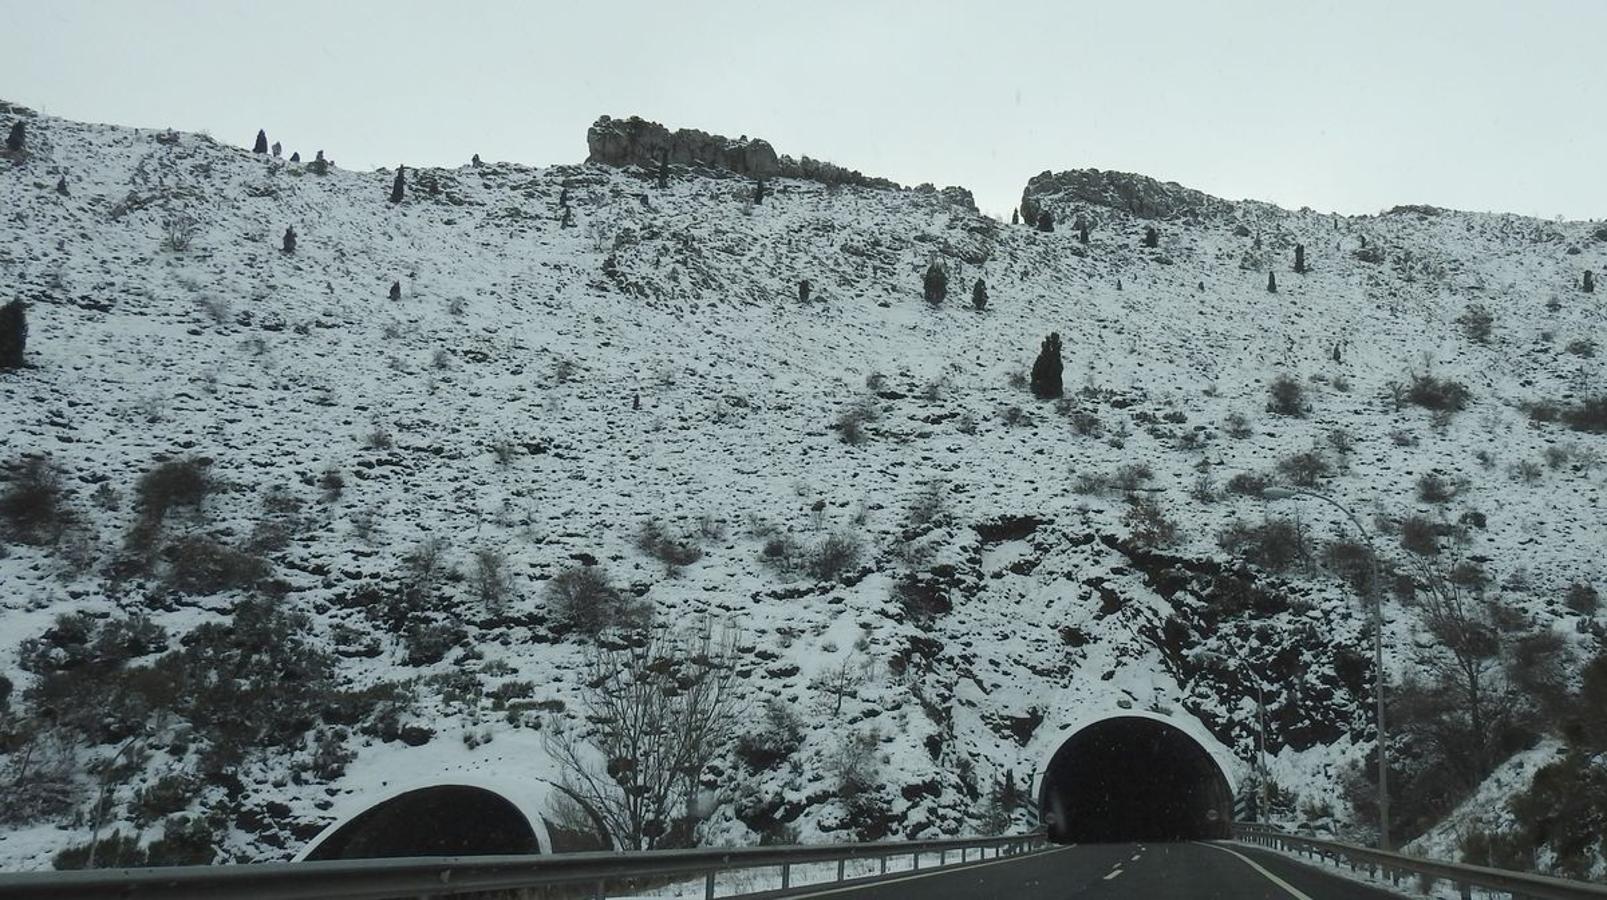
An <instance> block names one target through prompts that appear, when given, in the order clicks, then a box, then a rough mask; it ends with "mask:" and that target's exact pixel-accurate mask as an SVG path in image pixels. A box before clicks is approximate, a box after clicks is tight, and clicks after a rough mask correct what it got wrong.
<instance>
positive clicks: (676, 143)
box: [586, 116, 781, 178]
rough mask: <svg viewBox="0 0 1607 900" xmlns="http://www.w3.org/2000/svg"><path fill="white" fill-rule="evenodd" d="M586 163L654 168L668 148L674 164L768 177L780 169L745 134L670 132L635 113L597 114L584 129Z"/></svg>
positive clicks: (771, 154)
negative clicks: (622, 116)
mask: <svg viewBox="0 0 1607 900" xmlns="http://www.w3.org/2000/svg"><path fill="white" fill-rule="evenodd" d="M586 149H587V150H588V151H589V155H588V156H587V157H586V161H587V162H591V163H603V164H605V165H610V166H633V165H634V166H641V167H643V168H653V167H656V166H657V165H658V164H659V163H660V162H661V161H662V160H663V159H664V153H665V152H666V151H668V152H669V158H670V163H671V164H672V165H678V166H709V167H712V168H717V169H726V170H729V171H732V172H735V173H737V174H738V175H746V176H748V177H750V178H772V177H774V176H775V175H777V174H778V173H779V172H780V171H781V166H780V164H779V161H778V160H777V158H776V151H775V148H773V147H771V146H770V144H769V143H768V142H767V141H763V140H760V139H758V138H753V139H750V138H748V137H747V136H746V135H743V136H742V137H739V138H736V139H735V140H733V139H731V138H728V137H723V136H721V135H718V134H709V133H708V132H705V131H698V130H696V129H692V128H682V129H679V130H677V131H673V132H672V131H670V130H669V129H668V128H665V127H664V126H663V125H660V124H658V123H657V122H649V121H647V120H646V119H643V118H641V117H639V116H631V117H630V118H628V119H612V118H609V117H608V116H603V117H602V118H600V119H598V120H597V121H596V122H593V123H592V126H591V128H589V129H587V130H586Z"/></svg>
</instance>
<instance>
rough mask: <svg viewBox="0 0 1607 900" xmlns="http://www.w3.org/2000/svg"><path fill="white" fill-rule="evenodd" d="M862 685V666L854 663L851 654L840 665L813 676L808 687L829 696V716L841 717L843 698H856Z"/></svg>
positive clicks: (863, 673)
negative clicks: (830, 700)
mask: <svg viewBox="0 0 1607 900" xmlns="http://www.w3.org/2000/svg"><path fill="white" fill-rule="evenodd" d="M864 684H865V672H864V666H863V665H860V664H858V663H857V662H856V661H855V659H854V656H853V654H849V655H848V656H847V657H845V658H844V659H843V661H842V665H838V666H832V667H831V668H829V669H827V670H826V671H824V672H822V673H820V674H819V675H817V676H815V678H814V680H813V681H811V682H810V683H809V686H810V687H812V688H814V689H815V690H817V691H821V692H823V693H826V694H829V695H831V697H832V708H831V714H832V716H833V717H836V716H840V715H842V712H843V698H845V697H855V696H858V694H859V689H860V688H861V687H862V686H863V685H864Z"/></svg>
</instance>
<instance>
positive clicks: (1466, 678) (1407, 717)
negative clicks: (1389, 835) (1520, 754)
mask: <svg viewBox="0 0 1607 900" xmlns="http://www.w3.org/2000/svg"><path fill="white" fill-rule="evenodd" d="M1406 556H1407V564H1408V566H1409V567H1410V570H1411V572H1412V579H1411V582H1412V585H1411V588H1412V590H1411V602H1412V603H1413V605H1414V606H1416V608H1417V611H1418V614H1419V616H1420V618H1421V620H1422V623H1423V626H1424V628H1425V629H1426V630H1427V631H1428V633H1429V634H1430V635H1432V636H1433V638H1434V642H1433V644H1432V645H1431V646H1429V647H1427V648H1426V654H1427V658H1426V660H1425V662H1426V663H1427V666H1426V668H1427V669H1428V671H1429V672H1431V673H1432V678H1431V680H1430V682H1429V683H1428V684H1406V685H1403V686H1402V688H1401V690H1400V692H1399V704H1400V707H1401V715H1400V718H1401V719H1402V721H1403V724H1404V725H1405V726H1406V728H1405V731H1406V733H1407V736H1408V737H1415V738H1416V739H1418V740H1419V741H1422V742H1423V743H1424V744H1426V748H1425V749H1427V750H1428V753H1429V756H1430V757H1431V758H1432V759H1434V760H1435V762H1434V764H1433V765H1431V766H1428V768H1432V769H1437V770H1438V771H1435V772H1426V773H1423V775H1422V777H1421V778H1420V780H1422V781H1424V782H1425V783H1424V785H1421V786H1420V787H1422V788H1424V789H1425V790H1424V791H1422V792H1424V793H1428V794H1438V793H1444V794H1445V795H1446V798H1445V802H1444V803H1442V804H1441V805H1443V806H1448V805H1450V803H1451V801H1452V800H1454V799H1455V797H1458V796H1460V795H1461V794H1463V793H1465V792H1466V791H1468V790H1471V789H1472V788H1473V787H1474V786H1476V785H1477V784H1478V783H1479V782H1480V781H1482V780H1483V779H1484V778H1485V777H1487V776H1488V775H1489V774H1490V772H1491V771H1492V770H1493V769H1494V768H1495V766H1496V765H1497V764H1499V763H1500V762H1501V760H1502V759H1504V758H1505V757H1506V756H1507V755H1508V754H1510V753H1512V752H1514V751H1516V750H1518V749H1521V748H1522V747H1523V746H1526V745H1528V744H1529V743H1530V742H1532V740H1533V738H1534V737H1535V736H1537V735H1538V734H1539V733H1541V732H1543V731H1545V730H1546V729H1547V728H1549V727H1550V726H1551V723H1552V722H1553V721H1554V720H1555V719H1556V717H1557V715H1558V714H1559V712H1560V708H1561V707H1562V706H1564V705H1565V704H1566V699H1565V695H1566V682H1567V678H1566V674H1565V673H1566V671H1567V668H1568V666H1567V653H1566V647H1565V646H1564V645H1563V643H1562V641H1561V640H1560V639H1559V638H1558V637H1557V636H1556V635H1555V634H1553V633H1551V632H1550V631H1549V630H1547V629H1544V628H1540V629H1536V628H1535V627H1534V626H1533V624H1532V623H1531V622H1529V621H1527V620H1526V619H1525V618H1524V617H1523V616H1522V615H1520V614H1519V613H1517V612H1516V611H1515V610H1513V609H1512V608H1510V607H1509V606H1508V605H1507V604H1505V603H1503V602H1501V600H1500V598H1499V597H1497V596H1494V595H1493V594H1492V593H1491V592H1490V591H1489V586H1490V578H1489V576H1488V575H1487V574H1486V572H1485V571H1484V569H1483V568H1482V567H1480V566H1479V565H1478V564H1477V563H1475V562H1474V561H1473V559H1471V558H1469V557H1468V556H1466V555H1465V554H1464V547H1463V541H1462V540H1458V539H1453V540H1451V541H1447V542H1445V543H1444V544H1443V545H1442V544H1441V543H1440V542H1439V541H1438V540H1437V539H1435V540H1433V541H1432V543H1430V544H1429V545H1427V546H1419V547H1417V548H1416V549H1415V550H1414V551H1413V552H1410V553H1408V554H1406ZM1419 762H1420V763H1426V762H1428V760H1426V759H1425V760H1420V761H1419ZM1447 780H1448V781H1449V783H1448V785H1447V787H1446V789H1444V790H1441V789H1434V788H1429V785H1430V784H1433V783H1446V782H1447ZM1439 811H1440V812H1443V810H1439Z"/></svg>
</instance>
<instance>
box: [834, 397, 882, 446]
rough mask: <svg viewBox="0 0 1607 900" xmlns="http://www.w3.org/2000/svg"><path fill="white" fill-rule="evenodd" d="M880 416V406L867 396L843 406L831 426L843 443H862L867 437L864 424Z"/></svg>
mask: <svg viewBox="0 0 1607 900" xmlns="http://www.w3.org/2000/svg"><path fill="white" fill-rule="evenodd" d="M879 418H881V408H880V407H878V406H877V405H876V402H875V401H874V400H872V399H871V398H869V397H865V398H862V399H859V400H856V401H854V402H853V403H850V404H849V405H847V406H845V407H843V409H842V411H841V412H839V413H838V414H837V422H836V423H835V424H834V425H833V426H832V427H833V428H835V429H836V430H837V434H838V436H839V437H841V438H842V440H843V443H845V444H850V445H858V444H863V443H864V442H865V440H866V438H867V435H866V434H865V426H866V425H868V424H870V423H871V422H874V421H876V420H877V419H879Z"/></svg>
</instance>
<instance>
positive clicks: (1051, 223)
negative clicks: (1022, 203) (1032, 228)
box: [1038, 209, 1055, 232]
mask: <svg viewBox="0 0 1607 900" xmlns="http://www.w3.org/2000/svg"><path fill="white" fill-rule="evenodd" d="M1038 230H1039V231H1043V232H1050V231H1054V230H1055V217H1054V215H1053V214H1052V213H1050V212H1049V210H1047V209H1045V210H1042V211H1040V212H1039V213H1038Z"/></svg>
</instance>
